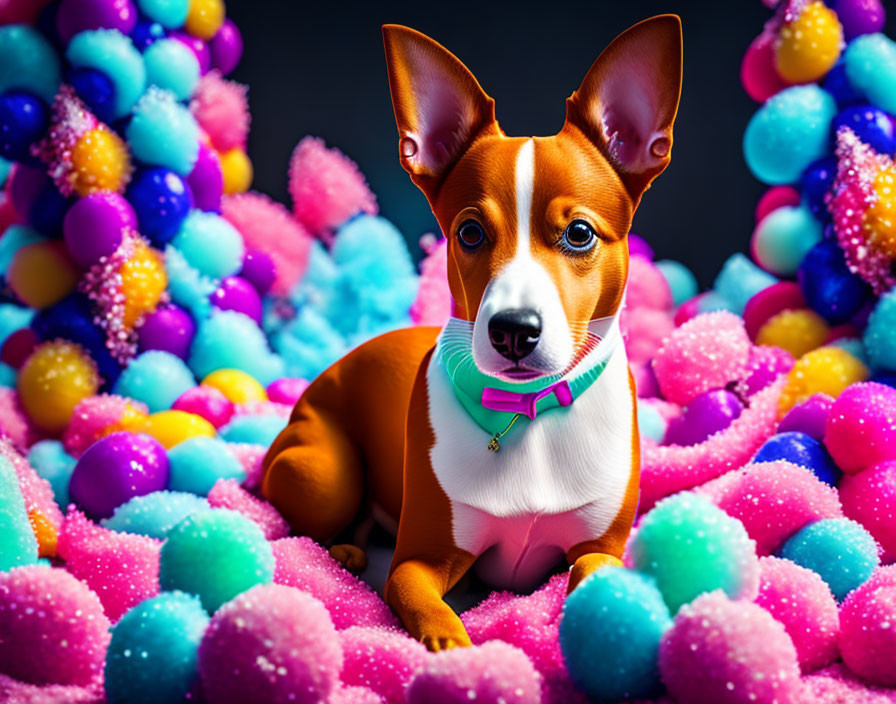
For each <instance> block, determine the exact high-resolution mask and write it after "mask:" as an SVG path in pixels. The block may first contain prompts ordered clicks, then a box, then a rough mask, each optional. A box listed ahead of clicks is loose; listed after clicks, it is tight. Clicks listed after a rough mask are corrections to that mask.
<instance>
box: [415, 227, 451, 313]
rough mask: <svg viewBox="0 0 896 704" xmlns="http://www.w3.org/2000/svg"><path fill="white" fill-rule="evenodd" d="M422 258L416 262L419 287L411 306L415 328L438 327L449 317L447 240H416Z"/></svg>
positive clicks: (424, 237)
mask: <svg viewBox="0 0 896 704" xmlns="http://www.w3.org/2000/svg"><path fill="white" fill-rule="evenodd" d="M420 246H421V248H422V249H423V251H424V252H426V257H425V258H424V259H423V261H422V262H420V287H419V288H418V289H417V298H416V299H414V302H413V303H412V304H411V310H410V314H411V320H413V321H414V324H415V325H436V326H438V327H442V326H443V325H445V323H447V322H448V318H450V317H451V291H450V290H449V289H448V240H447V239H445V238H444V237H442V238H440V239H439V240H436V239H435V237H434V236H433V235H424V236H423V237H421V238H420Z"/></svg>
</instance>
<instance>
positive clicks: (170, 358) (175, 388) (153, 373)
mask: <svg viewBox="0 0 896 704" xmlns="http://www.w3.org/2000/svg"><path fill="white" fill-rule="evenodd" d="M195 385H196V381H195V380H194V379H193V375H192V374H191V373H190V370H189V369H188V368H187V365H186V364H184V362H183V360H182V359H181V358H180V357H175V356H174V355H173V354H171V353H170V352H163V351H161V350H149V351H147V352H143V353H142V354H141V355H140V356H138V357H137V358H136V359H134V360H133V361H132V362H131V364H130V366H128V368H127V369H125V370H124V371H123V372H122V374H121V376H120V377H118V381H117V382H115V393H117V394H119V395H121V396H128V397H130V398H133V399H136V400H137V401H140V402H141V403H145V404H146V406H147V407H148V408H149V410H150V412H155V411H164V410H166V409H168V408H171V404H172V403H174V401H175V400H177V398H178V396H180V395H181V394H182V393H184V392H185V391H186V390H187V389H190V388H192V387H193V386H195Z"/></svg>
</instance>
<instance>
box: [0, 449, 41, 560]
mask: <svg viewBox="0 0 896 704" xmlns="http://www.w3.org/2000/svg"><path fill="white" fill-rule="evenodd" d="M0 535H2V536H3V540H0V572H7V571H9V570H11V569H12V568H13V567H21V566H23V565H33V564H34V563H35V562H37V540H36V539H35V537H34V530H33V529H32V528H31V522H30V521H29V520H28V511H27V510H26V508H25V501H24V500H23V497H22V492H21V489H19V481H18V477H17V475H16V470H15V468H14V467H13V466H12V462H10V461H9V460H8V459H7V458H6V457H0Z"/></svg>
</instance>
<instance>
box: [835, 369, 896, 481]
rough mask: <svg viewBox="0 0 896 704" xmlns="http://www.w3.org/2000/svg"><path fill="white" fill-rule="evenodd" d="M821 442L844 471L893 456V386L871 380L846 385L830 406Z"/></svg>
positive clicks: (895, 402)
mask: <svg viewBox="0 0 896 704" xmlns="http://www.w3.org/2000/svg"><path fill="white" fill-rule="evenodd" d="M824 444H825V446H826V447H827V448H828V452H830V453H831V457H833V458H834V462H836V463H837V466H838V467H840V469H842V470H843V471H844V472H845V473H846V474H855V473H856V472H860V471H862V470H863V469H866V468H868V467H872V466H874V465H876V464H880V463H881V462H886V461H887V460H896V389H894V388H892V387H890V386H887V385H885V384H877V383H875V382H871V381H869V382H862V383H858V384H853V385H852V386H850V387H848V388H847V389H846V390H845V391H843V393H841V394H840V396H838V397H837V400H836V401H834V405H833V406H832V407H831V414H830V416H829V417H828V424H827V427H826V428H825V433H824Z"/></svg>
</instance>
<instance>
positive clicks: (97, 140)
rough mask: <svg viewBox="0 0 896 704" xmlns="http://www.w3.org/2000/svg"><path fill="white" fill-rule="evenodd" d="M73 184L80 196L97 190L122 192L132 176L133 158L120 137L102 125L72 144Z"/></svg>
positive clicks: (71, 177)
mask: <svg viewBox="0 0 896 704" xmlns="http://www.w3.org/2000/svg"><path fill="white" fill-rule="evenodd" d="M71 162H72V173H71V175H70V176H69V178H70V179H71V183H72V187H73V188H74V189H75V192H76V193H77V194H78V195H79V196H82V197H83V196H87V195H90V194H91V193H96V192H97V191H117V192H119V193H120V192H122V191H123V190H124V187H125V185H126V184H127V181H128V178H130V175H131V157H130V154H129V153H128V148H127V146H126V145H125V143H124V142H123V141H122V139H121V137H119V136H118V135H117V134H115V133H114V132H113V131H112V130H110V129H109V128H107V127H105V126H104V125H100V126H99V127H97V128H96V129H92V130H89V131H88V132H85V133H84V134H83V135H82V136H81V138H80V139H78V141H77V142H75V146H74V147H72V154H71Z"/></svg>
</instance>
